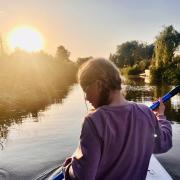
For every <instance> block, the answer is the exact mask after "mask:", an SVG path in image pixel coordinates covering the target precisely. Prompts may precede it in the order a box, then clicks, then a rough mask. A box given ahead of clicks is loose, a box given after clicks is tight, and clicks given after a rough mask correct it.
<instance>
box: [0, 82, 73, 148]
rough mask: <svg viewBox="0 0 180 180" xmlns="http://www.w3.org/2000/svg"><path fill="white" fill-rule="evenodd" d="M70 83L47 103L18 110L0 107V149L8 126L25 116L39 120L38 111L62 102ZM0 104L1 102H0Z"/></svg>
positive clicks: (21, 121) (21, 120)
mask: <svg viewBox="0 0 180 180" xmlns="http://www.w3.org/2000/svg"><path fill="white" fill-rule="evenodd" d="M71 88H72V85H71V86H70V85H69V86H66V87H64V88H63V89H61V90H59V92H58V93H57V96H56V97H54V98H53V99H51V100H50V101H48V103H47V102H46V103H44V104H43V103H40V104H33V105H31V106H29V107H28V109H27V107H24V108H22V109H21V111H19V110H18V109H16V108H14V109H12V108H11V109H9V108H7V110H6V109H4V108H1V109H0V149H3V147H4V145H5V143H6V140H7V136H8V133H9V127H11V126H12V125H14V124H17V125H18V124H22V123H23V119H25V118H31V119H33V121H34V122H38V121H39V113H40V112H41V111H46V110H47V107H48V106H49V105H50V104H54V103H58V104H61V103H63V99H65V98H66V96H67V95H68V93H69V91H70V90H71ZM0 104H1V102H0Z"/></svg>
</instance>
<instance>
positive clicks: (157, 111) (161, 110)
mask: <svg viewBox="0 0 180 180" xmlns="http://www.w3.org/2000/svg"><path fill="white" fill-rule="evenodd" d="M159 102H160V105H159V107H158V108H157V109H155V110H154V111H153V112H154V114H155V115H156V116H160V115H164V111H165V105H164V103H163V102H162V98H159Z"/></svg>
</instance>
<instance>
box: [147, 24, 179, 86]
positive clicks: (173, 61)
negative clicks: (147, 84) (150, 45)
mask: <svg viewBox="0 0 180 180" xmlns="http://www.w3.org/2000/svg"><path fill="white" fill-rule="evenodd" d="M179 44H180V33H179V32H178V31H176V30H175V29H174V28H173V26H168V27H165V28H164V30H163V31H162V32H160V34H159V35H158V36H157V37H156V42H155V57H154V60H153V62H152V64H151V69H150V70H151V71H150V72H151V82H153V83H157V82H158V83H159V82H164V83H168V84H178V83H180V57H179V56H177V57H174V54H175V51H176V50H177V48H178V46H179Z"/></svg>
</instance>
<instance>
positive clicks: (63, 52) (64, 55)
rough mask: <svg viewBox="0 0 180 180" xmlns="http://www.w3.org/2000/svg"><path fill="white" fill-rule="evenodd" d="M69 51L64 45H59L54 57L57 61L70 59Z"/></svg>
mask: <svg viewBox="0 0 180 180" xmlns="http://www.w3.org/2000/svg"><path fill="white" fill-rule="evenodd" d="M69 56H70V52H69V51H68V50H67V49H65V47H64V46H59V47H58V48H57V51H56V57H55V58H56V59H57V60H59V61H70V59H69Z"/></svg>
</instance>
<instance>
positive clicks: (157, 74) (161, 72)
mask: <svg viewBox="0 0 180 180" xmlns="http://www.w3.org/2000/svg"><path fill="white" fill-rule="evenodd" d="M150 71H151V76H150V79H151V82H152V83H167V84H179V83H180V63H179V62H177V63H174V62H170V63H168V64H167V65H166V66H161V67H156V66H152V67H151V68H150Z"/></svg>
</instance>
